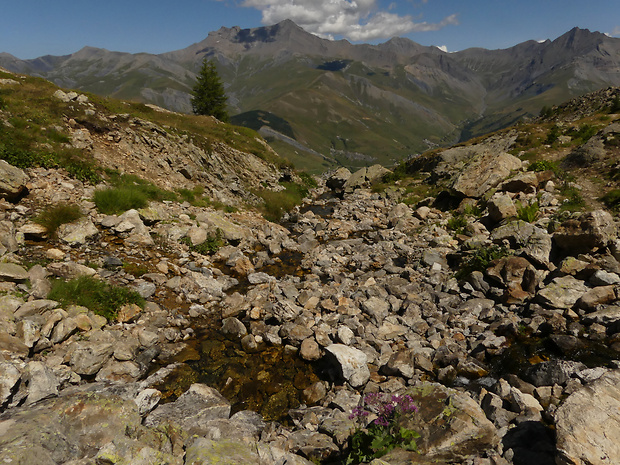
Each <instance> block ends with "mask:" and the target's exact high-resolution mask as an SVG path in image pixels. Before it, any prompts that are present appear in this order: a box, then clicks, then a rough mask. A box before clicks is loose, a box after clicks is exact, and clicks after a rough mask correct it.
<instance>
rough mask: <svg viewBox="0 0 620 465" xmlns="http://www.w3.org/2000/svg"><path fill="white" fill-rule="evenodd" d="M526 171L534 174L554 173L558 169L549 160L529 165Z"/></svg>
mask: <svg viewBox="0 0 620 465" xmlns="http://www.w3.org/2000/svg"><path fill="white" fill-rule="evenodd" d="M527 169H528V171H535V172H540V171H554V172H555V171H557V169H558V165H557V164H556V163H554V162H552V161H549V160H537V161H535V162H533V163H531V164H530V166H529V167H528V168H527Z"/></svg>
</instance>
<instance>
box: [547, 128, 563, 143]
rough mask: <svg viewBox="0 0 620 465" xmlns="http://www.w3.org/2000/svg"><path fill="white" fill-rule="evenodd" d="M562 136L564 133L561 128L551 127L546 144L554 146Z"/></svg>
mask: <svg viewBox="0 0 620 465" xmlns="http://www.w3.org/2000/svg"><path fill="white" fill-rule="evenodd" d="M561 135H562V132H561V130H560V127H559V126H558V125H557V124H554V125H553V126H551V129H549V132H548V133H547V137H546V139H545V142H544V143H545V144H547V145H553V144H554V143H555V142H557V140H558V139H559V137H560V136H561Z"/></svg>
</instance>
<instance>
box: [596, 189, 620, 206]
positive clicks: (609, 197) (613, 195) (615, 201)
mask: <svg viewBox="0 0 620 465" xmlns="http://www.w3.org/2000/svg"><path fill="white" fill-rule="evenodd" d="M600 200H601V202H603V203H604V204H605V205H606V206H607V208H610V209H612V210H615V211H618V210H620V189H612V190H610V191H609V192H607V193H606V194H605V195H603V196H602V197H601V198H600Z"/></svg>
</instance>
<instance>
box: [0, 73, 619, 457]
mask: <svg viewBox="0 0 620 465" xmlns="http://www.w3.org/2000/svg"><path fill="white" fill-rule="evenodd" d="M0 78H1V79H0V103H1V105H0V122H1V123H2V124H1V126H0V155H2V156H1V157H0V158H2V160H0V170H1V175H0V180H1V182H0V192H1V196H2V200H0V380H1V382H0V409H1V412H0V458H1V459H2V460H3V461H5V462H7V463H10V462H14V463H40V464H50V465H51V464H54V465H56V464H67V463H70V464H75V465H77V464H84V465H86V464H108V463H118V464H122V463H131V464H145V465H146V464H178V465H184V464H187V465H189V464H200V463H204V464H207V463H218V462H223V463H261V464H274V465H275V464H283V463H295V464H299V465H304V464H310V463H324V464H330V463H333V464H337V463H375V464H376V463H379V461H381V462H380V463H388V464H392V465H399V464H409V463H446V464H447V463H451V464H455V463H460V464H473V463H476V464H489V465H491V464H502V465H504V464H523V463H537V464H558V463H560V464H573V463H584V464H585V463H599V462H597V460H600V457H604V460H606V461H607V463H613V462H615V461H616V459H617V457H618V453H617V449H616V444H617V438H616V434H617V433H616V432H617V431H618V429H617V428H615V427H614V425H616V424H617V422H618V419H617V416H616V415H615V414H614V411H615V410H614V407H613V406H615V405H617V403H618V399H619V398H620V396H619V393H618V392H617V386H618V377H619V376H620V374H619V373H620V370H619V368H620V365H619V364H620V362H619V361H618V360H619V357H618V353H619V351H620V339H619V337H618V336H619V334H620V332H619V331H620V327H619V326H618V321H620V313H619V311H618V309H619V308H620V307H618V299H619V294H618V289H619V287H618V286H619V284H620V264H619V260H620V242H619V239H618V230H617V219H616V212H617V208H618V198H620V196H619V195H618V179H617V169H618V163H619V160H620V152H619V150H618V147H619V144H618V141H619V140H620V126H619V123H618V121H620V120H619V116H618V115H619V110H620V107H619V106H618V101H620V90H619V89H618V88H608V89H604V90H601V91H597V92H594V93H590V94H588V95H586V96H584V97H582V98H577V99H574V100H570V101H568V102H566V103H565V104H563V105H560V106H554V107H551V108H550V109H549V110H548V111H547V112H546V113H545V115H544V116H542V117H540V118H537V119H536V120H534V121H531V122H527V123H520V124H517V125H515V126H512V127H509V128H506V129H503V130H500V131H497V132H495V133H493V134H489V135H487V136H484V137H480V138H478V139H476V140H472V141H469V142H467V143H461V144H458V145H456V146H453V147H451V148H447V149H441V148H436V149H434V150H432V151H428V152H425V153H424V154H422V155H421V156H418V157H414V158H412V159H410V160H407V161H406V162H401V163H399V164H398V165H396V166H395V167H394V168H393V170H388V169H386V168H385V167H382V166H380V165H375V164H373V165H372V166H368V167H365V168H361V169H359V170H357V169H356V170H348V169H347V168H344V167H341V168H339V169H337V170H332V171H330V172H328V173H326V174H325V175H323V176H320V177H316V178H312V177H310V176H308V175H307V174H304V173H301V172H296V171H295V170H294V169H293V168H292V167H291V166H290V164H289V163H287V162H286V161H285V160H283V159H282V158H280V157H279V156H278V155H277V154H276V153H275V152H273V151H272V150H271V148H270V147H269V146H268V145H267V144H265V143H264V141H263V140H262V139H260V137H259V136H258V133H256V132H253V131H251V130H249V129H245V128H241V127H237V126H233V125H229V124H227V123H222V122H219V121H217V120H215V119H213V118H210V117H199V116H190V115H183V114H180V113H172V112H170V111H166V110H164V109H162V108H158V107H155V106H146V105H143V104H138V103H127V102H122V101H116V100H113V99H109V98H100V97H97V96H95V95H91V94H80V93H77V92H65V91H64V90H61V89H58V88H57V87H55V86H54V85H52V84H51V83H49V82H48V81H44V80H42V79H39V78H34V77H30V76H25V75H19V74H14V73H9V72H4V71H3V72H2V74H1V75H0ZM412 404H414V405H415V409H414V408H413V407H412V406H411V405H412ZM610 406H612V407H611V408H610ZM364 412H366V413H364ZM374 420H378V421H377V422H374V423H370V422H373V421H374ZM373 425H374V426H373ZM386 433H387V435H385V434H386ZM382 434H383V435H385V436H381V435H382ZM417 434H419V436H417ZM378 437H379V438H380V437H383V438H384V439H383V440H382V441H380V442H378V441H377V438H378ZM412 438H413V440H414V441H415V444H414V443H412V442H411V441H412ZM414 446H415V447H414ZM600 463H605V461H603V462H600Z"/></svg>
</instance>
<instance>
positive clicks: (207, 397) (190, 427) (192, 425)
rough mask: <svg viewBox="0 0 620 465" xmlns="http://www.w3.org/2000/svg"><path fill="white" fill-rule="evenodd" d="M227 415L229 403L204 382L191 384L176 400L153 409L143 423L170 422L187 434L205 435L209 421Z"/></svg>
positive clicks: (153, 424)
mask: <svg viewBox="0 0 620 465" xmlns="http://www.w3.org/2000/svg"><path fill="white" fill-rule="evenodd" d="M229 416H230V403H229V402H228V401H227V400H226V399H225V398H224V397H223V396H222V395H221V394H220V393H219V392H217V391H216V390H215V389H213V388H211V387H209V386H206V385H204V384H192V385H191V387H190V388H189V389H188V390H187V391H186V392H184V393H183V394H181V396H180V397H179V398H178V399H177V400H176V401H174V402H170V403H167V404H164V405H160V406H158V407H157V408H156V409H155V410H153V411H152V412H151V413H150V414H149V415H148V416H147V417H146V418H145V420H144V424H145V425H146V426H157V425H160V424H166V423H168V422H171V423H174V424H177V425H179V426H180V427H181V428H183V429H184V430H185V431H187V432H188V433H189V434H197V435H205V434H206V433H207V432H208V423H209V421H211V420H215V419H228V417H229Z"/></svg>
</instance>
